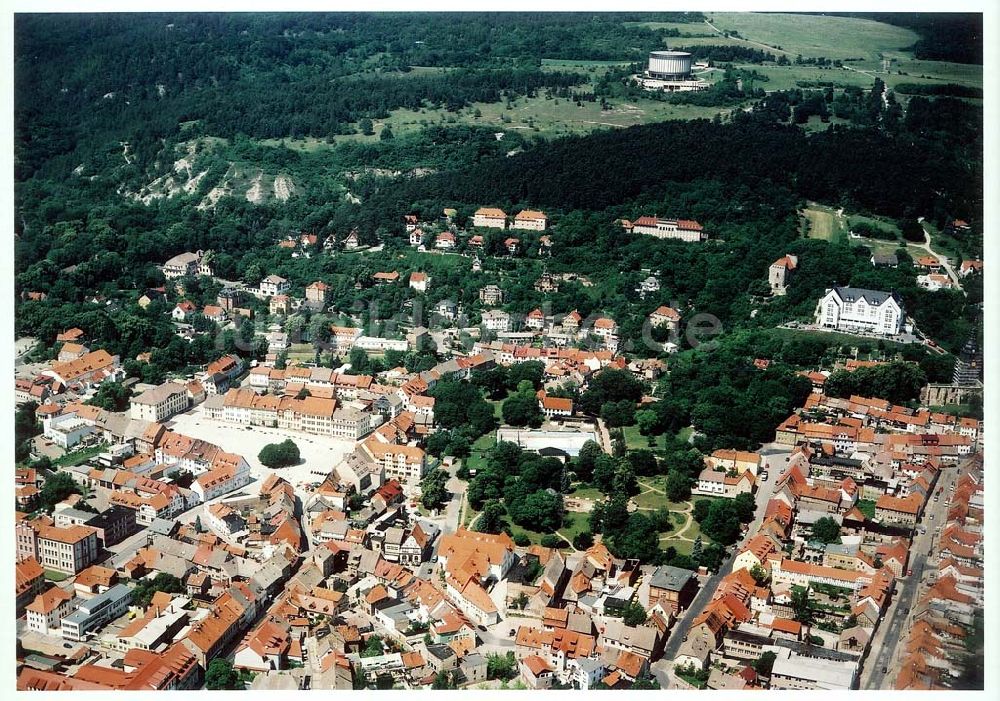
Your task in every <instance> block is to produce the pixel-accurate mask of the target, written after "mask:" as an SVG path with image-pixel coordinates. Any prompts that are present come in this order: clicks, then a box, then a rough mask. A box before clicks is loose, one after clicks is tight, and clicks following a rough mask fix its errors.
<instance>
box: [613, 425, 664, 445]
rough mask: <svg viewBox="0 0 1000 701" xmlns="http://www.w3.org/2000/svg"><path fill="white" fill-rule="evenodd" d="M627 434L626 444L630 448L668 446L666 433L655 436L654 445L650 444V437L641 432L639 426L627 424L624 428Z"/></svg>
mask: <svg viewBox="0 0 1000 701" xmlns="http://www.w3.org/2000/svg"><path fill="white" fill-rule="evenodd" d="M622 433H624V434H625V446H626V447H627V448H628V449H629V450H654V451H655V450H663V449H664V448H666V446H667V436H666V434H663V435H660V436H654V438H653V445H650V444H649V437H648V436H644V435H642V434H641V433H639V427H638V426H625V427H624V428H622Z"/></svg>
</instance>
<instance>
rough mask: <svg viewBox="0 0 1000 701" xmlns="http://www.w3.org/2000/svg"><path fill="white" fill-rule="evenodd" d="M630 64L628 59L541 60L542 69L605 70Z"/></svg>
mask: <svg viewBox="0 0 1000 701" xmlns="http://www.w3.org/2000/svg"><path fill="white" fill-rule="evenodd" d="M626 63H631V61H629V60H628V59H623V60H621V61H577V60H574V59H569V58H543V59H542V67H543V68H546V67H550V68H602V67H603V68H607V67H608V66H621V65H623V64H626Z"/></svg>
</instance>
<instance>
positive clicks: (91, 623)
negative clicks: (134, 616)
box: [61, 584, 132, 640]
mask: <svg viewBox="0 0 1000 701" xmlns="http://www.w3.org/2000/svg"><path fill="white" fill-rule="evenodd" d="M131 602H132V590H131V589H130V588H129V587H127V586H125V585H124V584H116V585H114V586H113V587H111V588H110V589H108V590H107V591H106V592H104V593H103V594H98V595H97V596H95V597H93V598H91V599H86V600H83V601H82V602H81V603H80V607H79V608H78V609H77V610H76V611H74V612H73V613H71V614H70V615H68V616H66V617H65V618H63V619H62V631H61V632H62V637H63V638H65V639H66V640H84V639H85V638H86V636H87V634H88V633H90V632H92V631H96V630H98V629H100V628H101V627H103V626H105V625H107V624H108V623H109V622H110V621H113V620H114V619H116V618H118V617H119V616H121V615H122V614H124V613H125V612H126V611H127V610H128V605H129V604H130V603H131Z"/></svg>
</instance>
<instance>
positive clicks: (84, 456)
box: [52, 443, 107, 467]
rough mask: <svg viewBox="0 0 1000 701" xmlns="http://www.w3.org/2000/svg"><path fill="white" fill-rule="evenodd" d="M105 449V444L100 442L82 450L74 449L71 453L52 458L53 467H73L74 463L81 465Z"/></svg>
mask: <svg viewBox="0 0 1000 701" xmlns="http://www.w3.org/2000/svg"><path fill="white" fill-rule="evenodd" d="M105 450H107V444H106V443H101V444H100V445H95V446H91V447H90V448H83V449H82V450H76V451H73V452H72V453H66V455H63V456H62V457H60V458H56V459H55V460H53V461H52V464H53V465H54V466H55V467H74V466H75V465H82V464H83V463H85V462H87V461H88V460H90V459H91V458H95V457H97V456H98V455H100V454H101V453H103V452H104V451H105Z"/></svg>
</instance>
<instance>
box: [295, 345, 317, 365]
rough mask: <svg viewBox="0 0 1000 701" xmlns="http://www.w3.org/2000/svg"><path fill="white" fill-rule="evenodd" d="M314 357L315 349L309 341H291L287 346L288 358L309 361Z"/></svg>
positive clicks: (303, 361)
mask: <svg viewBox="0 0 1000 701" xmlns="http://www.w3.org/2000/svg"><path fill="white" fill-rule="evenodd" d="M315 359H316V349H315V348H313V345H312V344H311V343H293V344H291V346H289V348H288V360H290V361H291V360H297V361H298V362H300V363H311V362H313V361H314V360H315Z"/></svg>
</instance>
